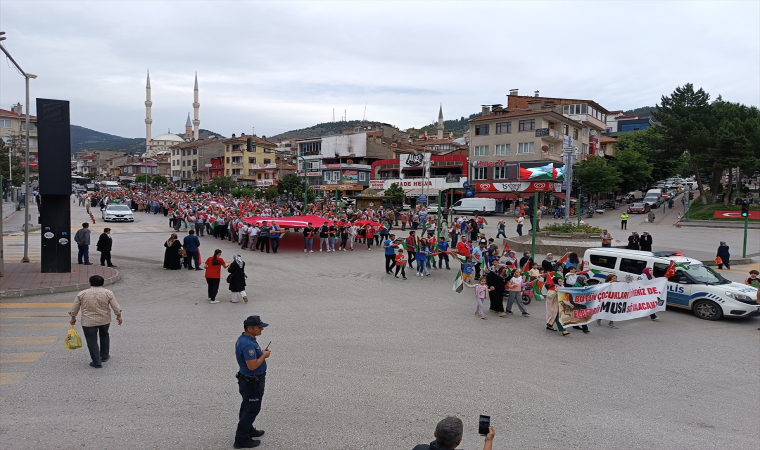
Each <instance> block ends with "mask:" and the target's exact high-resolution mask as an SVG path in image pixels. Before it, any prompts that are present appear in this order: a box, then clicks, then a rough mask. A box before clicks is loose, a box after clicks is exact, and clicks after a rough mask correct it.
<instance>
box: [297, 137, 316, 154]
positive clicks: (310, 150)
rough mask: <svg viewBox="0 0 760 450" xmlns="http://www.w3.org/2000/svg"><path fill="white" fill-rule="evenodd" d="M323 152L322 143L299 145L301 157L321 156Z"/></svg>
mask: <svg viewBox="0 0 760 450" xmlns="http://www.w3.org/2000/svg"><path fill="white" fill-rule="evenodd" d="M321 152H322V141H316V142H301V143H300V144H298V154H299V155H300V156H309V155H319V154H320V153H321Z"/></svg>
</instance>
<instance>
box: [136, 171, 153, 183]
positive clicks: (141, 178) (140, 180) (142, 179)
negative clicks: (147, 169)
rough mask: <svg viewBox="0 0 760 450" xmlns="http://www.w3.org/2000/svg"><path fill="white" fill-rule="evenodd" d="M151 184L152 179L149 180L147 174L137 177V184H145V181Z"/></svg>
mask: <svg viewBox="0 0 760 450" xmlns="http://www.w3.org/2000/svg"><path fill="white" fill-rule="evenodd" d="M146 180H147V181H148V182H151V181H150V179H148V174H147V173H141V174H138V175H136V176H135V183H145V181H146Z"/></svg>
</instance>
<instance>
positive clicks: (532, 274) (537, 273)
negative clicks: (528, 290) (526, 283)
mask: <svg viewBox="0 0 760 450" xmlns="http://www.w3.org/2000/svg"><path fill="white" fill-rule="evenodd" d="M540 275H541V272H540V271H539V270H538V263H533V264H532V265H531V266H530V272H528V276H529V277H530V281H535V280H536V279H537V278H538V277H539V276H540Z"/></svg>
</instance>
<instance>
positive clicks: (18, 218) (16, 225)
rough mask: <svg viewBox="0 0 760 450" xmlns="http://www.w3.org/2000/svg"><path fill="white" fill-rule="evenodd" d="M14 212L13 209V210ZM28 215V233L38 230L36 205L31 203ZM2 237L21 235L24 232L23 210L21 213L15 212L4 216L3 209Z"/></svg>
mask: <svg viewBox="0 0 760 450" xmlns="http://www.w3.org/2000/svg"><path fill="white" fill-rule="evenodd" d="M6 205H7V203H6V204H5V205H3V208H5V206H6ZM14 211H15V209H14ZM29 214H30V215H31V217H30V218H29V231H30V232H32V231H35V230H39V229H40V224H39V223H37V222H38V220H37V217H38V213H37V204H35V203H31V204H30V205H29ZM3 216H5V217H3V235H5V236H7V235H9V234H16V233H23V232H24V210H23V209H22V210H21V211H15V212H13V213H12V214H10V215H7V216H6V213H5V209H3Z"/></svg>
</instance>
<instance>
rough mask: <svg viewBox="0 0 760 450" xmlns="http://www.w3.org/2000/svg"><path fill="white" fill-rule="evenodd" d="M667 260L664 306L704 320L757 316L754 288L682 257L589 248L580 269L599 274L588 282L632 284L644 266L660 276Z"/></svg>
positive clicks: (636, 251) (758, 308)
mask: <svg viewBox="0 0 760 450" xmlns="http://www.w3.org/2000/svg"><path fill="white" fill-rule="evenodd" d="M670 261H673V262H675V264H676V265H677V267H676V269H677V270H676V274H675V275H674V276H672V277H670V278H669V279H668V299H667V304H668V305H670V306H675V307H677V308H684V309H690V310H691V311H692V312H693V313H694V315H695V316H697V317H699V318H700V319H705V320H718V319H720V318H721V317H723V316H725V317H750V316H758V315H760V305H758V304H757V303H756V300H755V299H756V296H757V289H755V288H753V287H750V286H747V285H744V284H741V283H735V282H732V281H729V280H727V279H725V278H723V277H722V276H721V275H720V274H719V273H717V272H715V271H714V270H712V269H711V268H709V267H707V266H705V265H704V264H702V262H701V261H697V260H696V259H692V258H687V257H685V256H668V257H660V256H655V255H654V253H652V252H642V251H639V250H625V249H613V248H590V249H588V250H586V253H585V254H584V256H583V268H584V270H585V269H594V270H598V271H600V273H598V274H596V275H593V277H591V278H590V279H589V282H590V283H598V282H603V281H604V279H605V278H606V277H607V275H609V274H614V275H617V277H618V281H633V280H636V279H637V278H638V276H639V275H640V274H641V273H642V271H643V270H644V268H645V267H649V268H650V269H651V270H652V275H653V276H655V277H661V276H663V275H664V274H665V271H666V270H667V269H668V267H669V266H670ZM678 266H682V267H678Z"/></svg>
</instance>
